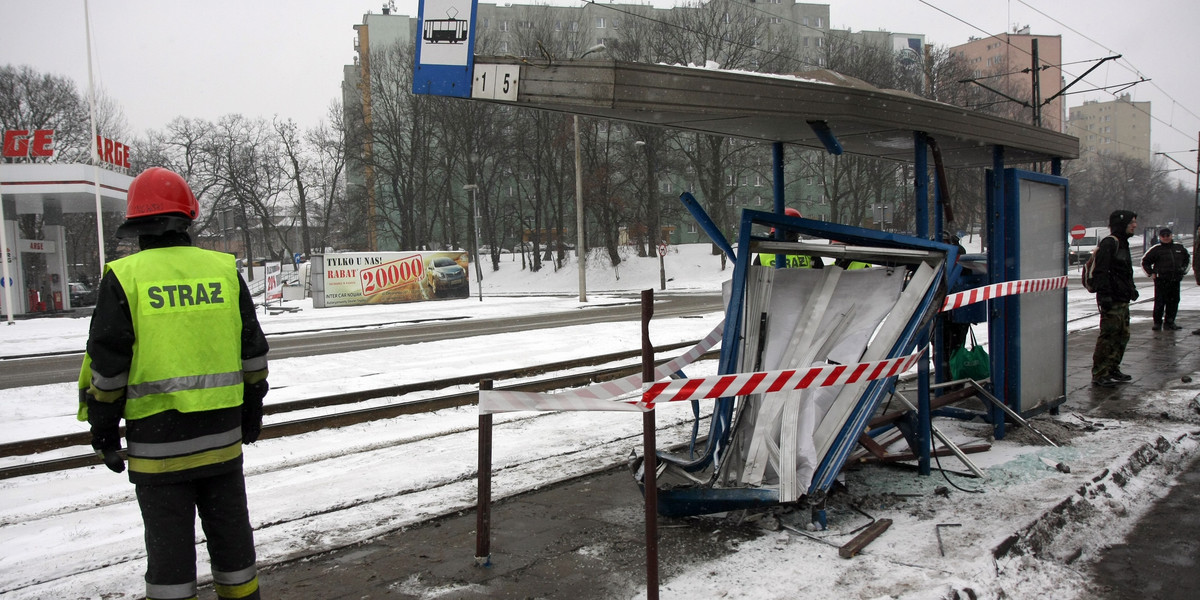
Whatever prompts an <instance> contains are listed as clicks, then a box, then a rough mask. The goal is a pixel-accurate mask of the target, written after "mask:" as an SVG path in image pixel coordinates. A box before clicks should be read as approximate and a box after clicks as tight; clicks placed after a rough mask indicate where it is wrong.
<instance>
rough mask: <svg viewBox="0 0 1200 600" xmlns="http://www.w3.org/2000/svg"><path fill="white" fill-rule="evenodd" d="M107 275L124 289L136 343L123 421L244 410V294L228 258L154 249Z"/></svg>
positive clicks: (115, 263) (196, 251)
mask: <svg viewBox="0 0 1200 600" xmlns="http://www.w3.org/2000/svg"><path fill="white" fill-rule="evenodd" d="M106 268H107V269H111V270H112V271H113V272H114V273H115V274H116V276H117V280H118V281H120V282H121V287H122V288H123V289H124V290H125V297H126V300H127V301H128V302H129V313H130V316H131V317H132V318H133V330H134V334H135V336H136V339H135V341H134V348H133V361H132V363H131V364H130V366H129V375H128V384H127V388H126V391H127V394H126V403H125V418H126V419H140V418H144V417H148V416H150V415H155V414H158V413H160V412H163V411H167V410H177V411H180V412H196V411H204V410H216V409H220V408H228V407H232V406H237V405H239V404H241V402H242V356H241V354H242V338H241V329H242V318H241V313H240V312H239V306H238V295H239V292H240V289H241V288H240V286H239V281H238V275H237V270H236V268H235V266H234V258H233V256H231V255H229V254H223V253H220V252H212V251H209V250H203V249H201V248H194V247H192V246H175V247H169V248H152V249H149V250H143V251H141V252H138V253H137V254H133V255H131V256H128V257H126V258H122V259H120V260H115V261H113V262H110V263H108V265H106Z"/></svg>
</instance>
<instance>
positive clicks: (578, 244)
mask: <svg viewBox="0 0 1200 600" xmlns="http://www.w3.org/2000/svg"><path fill="white" fill-rule="evenodd" d="M604 50H606V48H605V47H604V44H596V45H595V46H592V47H590V48H588V49H587V50H584V51H583V54H580V55H579V58H583V57H585V56H587V55H589V54H591V53H593V52H602V51H604ZM572 117H573V120H574V127H575V261H576V263H577V264H578V269H579V301H580V302H587V252H585V251H584V247H583V227H584V221H583V159H582V158H581V157H580V153H579V115H572Z"/></svg>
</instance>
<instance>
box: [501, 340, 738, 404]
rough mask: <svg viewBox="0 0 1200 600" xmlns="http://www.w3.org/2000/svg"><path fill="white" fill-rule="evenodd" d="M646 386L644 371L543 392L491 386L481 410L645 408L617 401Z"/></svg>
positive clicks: (690, 356) (703, 346)
mask: <svg viewBox="0 0 1200 600" xmlns="http://www.w3.org/2000/svg"><path fill="white" fill-rule="evenodd" d="M724 331H725V322H724V321H722V322H720V323H718V324H717V326H716V327H714V328H713V330H712V331H711V332H709V334H708V335H707V336H705V337H704V339H702V340H700V343H698V344H696V345H695V346H692V348H691V349H690V350H688V351H687V352H685V353H683V354H681V355H679V356H677V357H675V359H674V360H671V361H670V362H667V363H664V364H662V365H660V366H659V367H658V368H656V369H654V379H655V380H659V379H665V378H667V377H670V376H671V374H672V373H675V372H676V371H679V370H680V369H682V368H684V367H686V366H688V365H690V364H692V363H693V362H695V361H696V359H697V358H700V355H702V354H704V353H705V352H708V351H709V350H711V349H712V348H713V346H716V345H717V342H719V341H721V335H722V333H723V332H724ZM641 389H642V375H641V373H638V374H637V375H630V376H629V377H625V378H622V379H617V380H614V381H606V382H604V383H597V384H596V385H590V386H588V387H585V388H580V389H578V390H570V391H566V392H559V393H556V394H542V393H537V392H514V391H510V390H488V391H481V392H479V412H480V413H482V414H488V413H498V412H511V411H518V410H633V411H636V410H642V409H641V408H638V407H637V406H635V405H634V404H632V403H627V402H614V401H615V400H616V399H617V398H620V397H621V396H627V395H629V394H632V393H635V392H637V391H639V390H641Z"/></svg>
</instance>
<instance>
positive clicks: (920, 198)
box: [913, 131, 929, 239]
mask: <svg viewBox="0 0 1200 600" xmlns="http://www.w3.org/2000/svg"><path fill="white" fill-rule="evenodd" d="M925 138H926V136H925V133H924V132H921V131H914V132H913V171H914V173H913V178H914V179H915V183H916V185H915V186H914V187H915V189H914V190H913V200H914V202H915V204H916V206H915V207H914V211H915V212H916V216H917V223H916V232H917V237H919V238H924V239H929V151H928V149H929V144H928V142H926V140H925Z"/></svg>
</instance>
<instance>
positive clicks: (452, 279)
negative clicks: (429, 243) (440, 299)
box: [426, 256, 467, 296]
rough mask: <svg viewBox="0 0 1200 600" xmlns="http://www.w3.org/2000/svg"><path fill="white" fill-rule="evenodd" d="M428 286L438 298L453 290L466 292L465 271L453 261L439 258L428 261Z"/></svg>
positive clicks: (442, 257)
mask: <svg viewBox="0 0 1200 600" xmlns="http://www.w3.org/2000/svg"><path fill="white" fill-rule="evenodd" d="M426 271H428V273H429V286H430V287H431V288H433V293H434V295H435V296H440V295H442V294H445V293H449V292H451V291H454V290H459V289H462V290H463V291H465V290H466V286H467V270H466V269H464V268H462V267H461V266H459V264H458V263H457V262H454V259H452V258H448V257H445V256H439V257H437V258H435V259H433V260H432V261H430V263H429V266H428V268H427V269H426Z"/></svg>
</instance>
